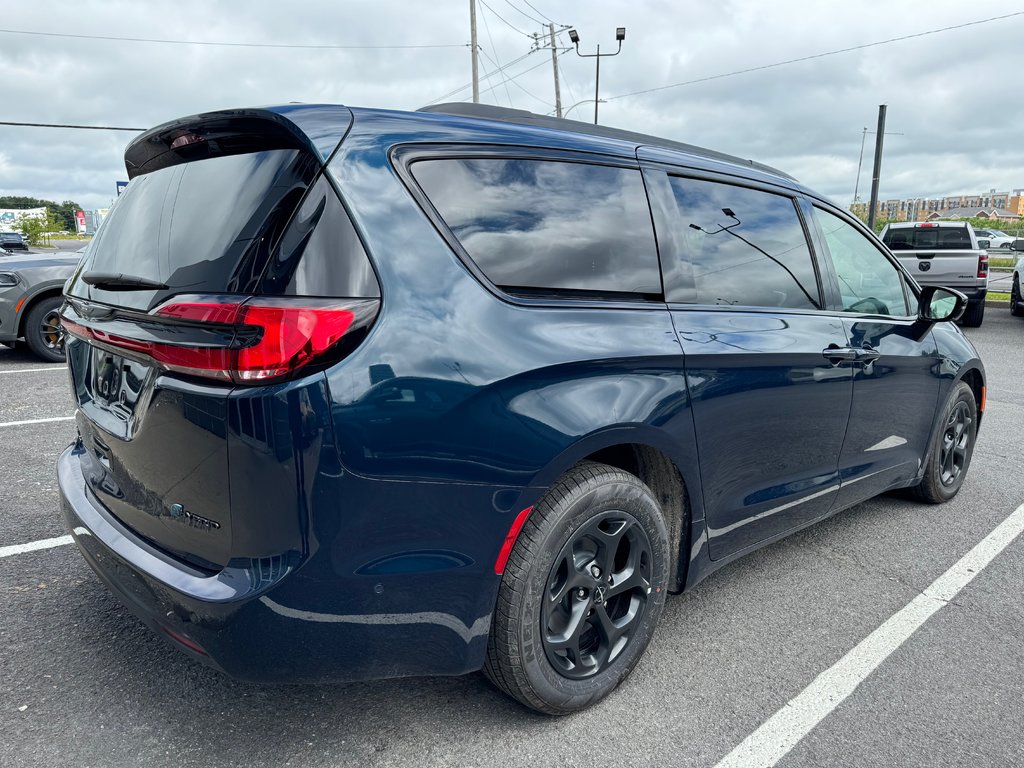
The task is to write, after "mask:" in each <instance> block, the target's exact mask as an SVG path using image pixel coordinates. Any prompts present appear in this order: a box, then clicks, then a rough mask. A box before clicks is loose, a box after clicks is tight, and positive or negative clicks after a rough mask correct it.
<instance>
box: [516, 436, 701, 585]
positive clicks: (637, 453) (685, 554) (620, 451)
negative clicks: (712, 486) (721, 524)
mask: <svg viewBox="0 0 1024 768" xmlns="http://www.w3.org/2000/svg"><path fill="white" fill-rule="evenodd" d="M651 432H653V434H651V433H648V432H647V431H645V433H644V434H643V435H638V434H637V433H636V430H635V428H633V429H632V430H614V431H606V432H603V433H598V434H596V435H591V436H589V437H588V438H585V439H583V440H580V441H578V442H577V443H575V444H574V445H573V446H571V447H570V448H568V449H566V450H565V451H563V452H562V453H561V454H560V455H559V456H557V457H555V458H554V459H553V460H552V461H551V462H549V463H548V465H547V466H546V467H545V468H544V469H543V470H541V472H540V473H538V475H537V476H536V478H535V479H534V482H533V483H531V486H533V488H534V489H535V490H536V492H537V494H538V497H539V496H543V494H544V493H546V492H547V489H548V488H550V487H552V486H553V485H555V484H556V483H557V482H558V481H559V479H560V478H562V477H563V476H564V475H565V474H566V473H568V472H569V471H571V470H572V469H573V467H575V466H576V465H578V464H579V463H580V462H583V461H593V462H598V463H601V464H606V465H608V466H611V467H615V468H617V469H621V470H623V471H625V472H629V473H630V474H631V475H633V476H634V477H637V478H638V479H639V480H640V481H641V482H643V483H644V484H645V485H646V486H647V487H648V488H650V489H651V491H652V492H653V493H654V496H655V498H656V499H657V500H658V503H659V504H660V505H661V509H662V514H663V515H664V517H665V523H666V525H667V527H668V532H669V542H670V545H671V546H670V562H669V578H670V583H669V586H668V589H669V591H670V592H672V593H677V592H681V591H682V590H683V587H684V586H685V584H686V575H687V567H688V565H689V546H690V527H691V526H690V523H691V522H692V520H693V519H694V513H695V511H696V512H697V516H698V519H699V518H700V517H701V516H702V515H700V512H699V509H700V501H699V499H700V496H699V489H700V485H699V475H698V473H697V466H696V462H695V461H694V462H692V464H687V463H683V462H680V461H678V460H677V459H675V458H674V457H673V456H672V455H671V454H670V453H669V446H668V445H667V444H666V443H667V440H666V439H664V437H663V436H662V435H660V434H659V433H657V432H656V431H655V430H651Z"/></svg>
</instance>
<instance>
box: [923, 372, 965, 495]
mask: <svg viewBox="0 0 1024 768" xmlns="http://www.w3.org/2000/svg"><path fill="white" fill-rule="evenodd" d="M941 419H942V420H941V421H940V422H939V424H937V425H936V430H935V436H934V437H933V438H932V445H931V451H930V452H929V456H928V463H927V464H926V465H925V470H924V476H923V477H922V478H921V482H920V483H918V484H917V485H916V486H914V487H913V488H911V489H910V490H911V493H913V495H914V496H915V497H917V499H919V500H920V501H924V502H927V503H929V504H941V503H943V502H946V501H949V500H950V499H952V498H953V497H954V496H956V495H957V493H958V492H959V491H960V486H961V485H963V482H964V478H965V477H966V476H967V469H968V467H970V465H971V456H972V455H973V454H974V442H975V440H976V439H977V436H978V405H977V403H976V402H975V401H974V392H973V391H972V390H971V388H970V387H969V386H968V385H967V384H966V383H964V382H962V381H960V382H957V384H956V386H955V387H954V389H953V392H952V393H951V394H950V397H949V400H948V401H947V402H946V407H945V409H944V410H943V412H942V416H941Z"/></svg>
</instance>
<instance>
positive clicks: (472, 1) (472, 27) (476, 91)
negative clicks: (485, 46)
mask: <svg viewBox="0 0 1024 768" xmlns="http://www.w3.org/2000/svg"><path fill="white" fill-rule="evenodd" d="M469 44H470V47H471V48H472V49H473V103H474V104H479V103H480V66H479V64H478V63H477V54H476V49H477V46H476V0H469Z"/></svg>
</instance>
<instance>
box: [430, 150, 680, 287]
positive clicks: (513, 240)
mask: <svg viewBox="0 0 1024 768" xmlns="http://www.w3.org/2000/svg"><path fill="white" fill-rule="evenodd" d="M410 170H411V172H412V175H413V176H414V177H415V179H416V181H417V183H418V184H419V185H420V187H421V188H422V189H423V191H424V192H425V193H426V195H427V197H428V198H429V200H430V202H431V204H433V206H434V208H435V209H436V210H437V212H438V214H439V215H440V216H441V218H442V219H443V220H444V222H445V224H447V225H448V227H449V228H450V229H451V231H452V233H453V234H454V235H455V237H456V238H457V239H458V241H459V243H460V244H461V245H462V247H463V248H464V249H465V250H466V252H467V253H468V254H469V257H470V258H471V259H472V260H473V262H474V263H475V264H476V265H477V267H479V269H480V270H481V271H482V272H483V273H484V275H486V277H487V278H488V279H489V280H490V281H491V282H493V283H494V284H495V285H497V286H499V287H501V288H503V289H505V290H507V291H508V292H509V293H513V294H516V293H519V294H525V295H536V294H538V293H556V294H557V293H561V292H570V293H573V292H575V293H590V294H644V295H645V296H649V297H656V296H661V293H662V289H661V274H660V271H659V267H658V253H657V248H656V246H655V243H654V229H653V226H652V224H651V214H650V210H649V208H648V205H647V196H646V194H645V192H644V185H643V180H642V178H641V175H640V171H639V170H635V169H629V168H617V167H612V166H605V165H591V164H587V163H579V162H566V161H555V160H533V159H520V158H496V157H487V158H444V159H436V160H434V159H430V160H420V161H417V162H414V163H413V164H412V165H411V167H410Z"/></svg>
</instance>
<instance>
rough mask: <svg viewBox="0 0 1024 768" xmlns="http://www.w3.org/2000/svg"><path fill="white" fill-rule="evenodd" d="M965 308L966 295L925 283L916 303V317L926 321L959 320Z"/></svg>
mask: <svg viewBox="0 0 1024 768" xmlns="http://www.w3.org/2000/svg"><path fill="white" fill-rule="evenodd" d="M965 309H967V297H966V296H964V295H963V294H962V293H960V291H954V290H953V289H952V288H940V287H939V286H937V285H926V286H925V287H923V288H922V289H921V299H920V300H919V301H918V305H917V319H918V320H924V321H925V322H928V323H942V322H945V321H947V320H959V319H960V315H962V314H963V313H964V310H965Z"/></svg>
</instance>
